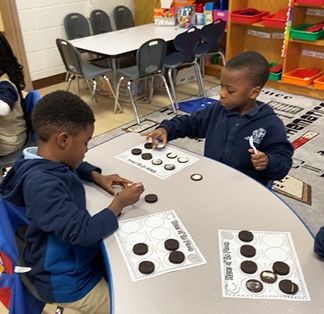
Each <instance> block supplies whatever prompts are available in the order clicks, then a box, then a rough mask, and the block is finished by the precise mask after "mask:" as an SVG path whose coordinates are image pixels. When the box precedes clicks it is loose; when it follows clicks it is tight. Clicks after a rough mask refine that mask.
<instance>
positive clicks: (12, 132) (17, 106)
mask: <svg viewBox="0 0 324 314" xmlns="http://www.w3.org/2000/svg"><path fill="white" fill-rule="evenodd" d="M24 88H25V80H24V74H23V67H22V65H20V64H19V63H18V61H17V58H16V57H15V56H14V54H13V52H12V50H11V47H10V45H9V43H8V41H7V40H6V38H5V37H4V36H3V34H1V33H0V156H6V155H8V154H10V153H12V152H14V151H16V150H18V149H19V148H21V147H22V146H23V145H24V143H25V142H26V139H27V125H26V120H25V117H24V111H23V108H22V104H21V100H22V94H21V92H22V90H23V89H24Z"/></svg>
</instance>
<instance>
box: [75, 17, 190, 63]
mask: <svg viewBox="0 0 324 314" xmlns="http://www.w3.org/2000/svg"><path fill="white" fill-rule="evenodd" d="M185 31H186V29H184V28H179V26H178V25H176V26H155V25H154V24H153V23H152V24H145V25H141V26H136V27H131V28H127V29H122V30H119V31H113V32H109V33H105V34H99V35H94V36H88V37H83V38H78V39H73V40H70V42H71V43H72V44H73V45H74V46H75V47H76V48H78V49H81V50H85V51H90V52H96V53H99V54H103V55H107V56H111V57H113V56H118V55H120V54H123V53H127V52H130V51H135V50H137V49H138V48H139V47H140V46H141V45H142V44H144V43H145V42H146V41H148V40H151V39H153V38H162V39H164V40H165V41H170V40H173V39H174V38H175V37H176V36H177V35H178V34H180V33H182V32H185Z"/></svg>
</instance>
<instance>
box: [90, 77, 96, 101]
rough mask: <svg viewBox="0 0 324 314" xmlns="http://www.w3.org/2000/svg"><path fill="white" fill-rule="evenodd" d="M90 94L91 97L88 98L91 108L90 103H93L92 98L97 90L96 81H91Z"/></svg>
mask: <svg viewBox="0 0 324 314" xmlns="http://www.w3.org/2000/svg"><path fill="white" fill-rule="evenodd" d="M92 84H93V86H92V93H91V96H90V101H89V106H90V107H91V106H92V103H93V97H94V95H95V92H96V89H97V81H96V80H92Z"/></svg>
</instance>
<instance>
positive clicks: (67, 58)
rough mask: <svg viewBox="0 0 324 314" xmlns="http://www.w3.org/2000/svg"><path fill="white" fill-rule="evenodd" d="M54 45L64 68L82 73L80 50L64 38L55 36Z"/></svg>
mask: <svg viewBox="0 0 324 314" xmlns="http://www.w3.org/2000/svg"><path fill="white" fill-rule="evenodd" d="M56 45H57V48H58V50H59V52H60V55H61V58H62V60H63V63H64V65H65V68H66V70H67V71H68V72H72V73H74V74H77V75H82V73H83V71H82V61H81V55H80V52H79V51H78V50H77V49H76V48H75V47H74V46H73V45H72V44H71V43H69V42H68V41H67V40H65V39H61V38H57V39H56ZM82 76H83V75H82Z"/></svg>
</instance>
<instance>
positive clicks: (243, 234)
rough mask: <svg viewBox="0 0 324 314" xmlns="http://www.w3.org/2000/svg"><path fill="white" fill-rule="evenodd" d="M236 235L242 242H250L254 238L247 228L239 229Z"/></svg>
mask: <svg viewBox="0 0 324 314" xmlns="http://www.w3.org/2000/svg"><path fill="white" fill-rule="evenodd" d="M238 237H239V239H240V240H241V241H243V242H251V241H252V240H253V239H254V236H253V233H252V232H250V231H248V230H242V231H240V232H239V234H238Z"/></svg>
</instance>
